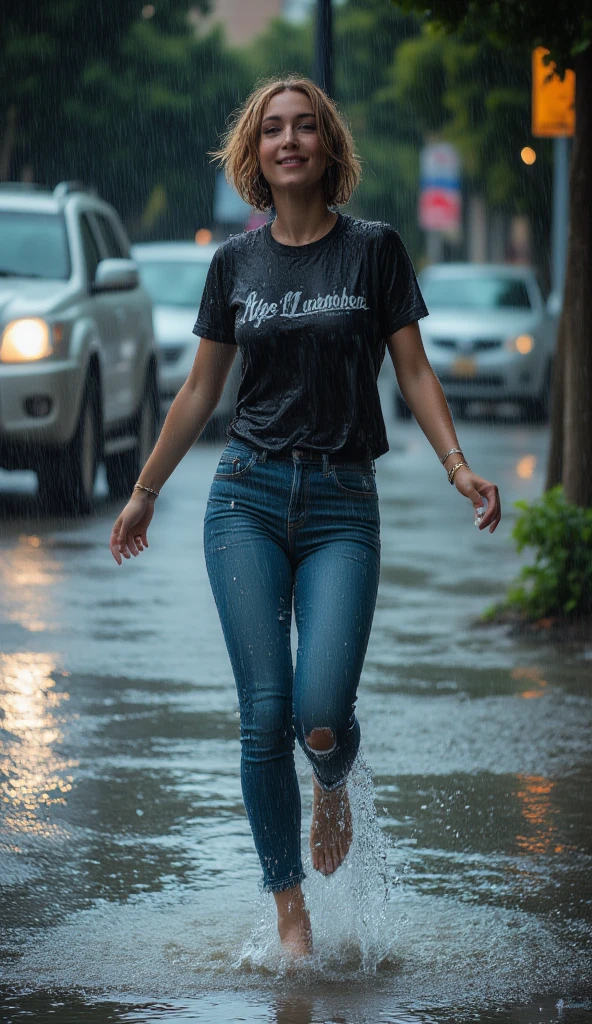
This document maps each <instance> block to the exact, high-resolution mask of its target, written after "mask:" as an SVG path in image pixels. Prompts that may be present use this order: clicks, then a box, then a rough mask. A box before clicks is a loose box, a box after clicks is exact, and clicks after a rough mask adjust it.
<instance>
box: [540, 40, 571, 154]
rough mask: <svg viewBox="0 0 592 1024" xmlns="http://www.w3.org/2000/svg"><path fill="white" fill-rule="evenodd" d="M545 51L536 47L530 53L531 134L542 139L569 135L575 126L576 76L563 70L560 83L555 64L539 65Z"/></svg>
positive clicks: (541, 47)
mask: <svg viewBox="0 0 592 1024" xmlns="http://www.w3.org/2000/svg"><path fill="white" fill-rule="evenodd" d="M548 52H549V51H548V50H546V49H545V47H544V46H537V48H536V50H533V54H532V134H533V135H536V136H537V137H538V138H543V139H557V138H562V137H565V136H568V135H573V133H574V129H575V124H576V76H575V74H574V72H573V71H566V73H565V78H564V79H563V81H561V79H560V78H558V77H557V75H554V74H553V71H554V70H555V64H554V63H553V62H551V63H550V64H544V63H543V57H544V56H545V55H546V54H547V53H548Z"/></svg>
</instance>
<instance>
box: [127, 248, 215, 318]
mask: <svg viewBox="0 0 592 1024" xmlns="http://www.w3.org/2000/svg"><path fill="white" fill-rule="evenodd" d="M136 262H137V264H138V270H139V272H140V279H141V281H142V284H143V285H144V288H145V289H146V291H147V292H148V294H149V295H150V298H151V299H152V301H153V303H154V304H155V305H156V306H191V307H194V308H195V307H197V306H198V305H199V302H200V299H201V296H202V292H203V290H204V284H205V283H206V275H207V273H208V267H209V263H206V262H203V263H202V262H198V261H197V260H185V261H183V260H178V259H177V260H155V259H137V260H136Z"/></svg>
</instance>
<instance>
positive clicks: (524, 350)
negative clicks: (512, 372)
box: [505, 334, 534, 356]
mask: <svg viewBox="0 0 592 1024" xmlns="http://www.w3.org/2000/svg"><path fill="white" fill-rule="evenodd" d="M505 347H506V348H507V350H508V352H519V353H520V355H521V356H527V355H528V353H529V352H532V350H533V348H534V338H533V336H532V334H519V335H518V336H517V337H511V338H507V340H506V344H505Z"/></svg>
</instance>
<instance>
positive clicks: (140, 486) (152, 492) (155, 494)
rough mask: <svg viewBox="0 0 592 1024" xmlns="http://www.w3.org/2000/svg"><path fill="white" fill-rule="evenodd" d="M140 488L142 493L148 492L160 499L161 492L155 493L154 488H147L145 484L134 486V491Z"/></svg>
mask: <svg viewBox="0 0 592 1024" xmlns="http://www.w3.org/2000/svg"><path fill="white" fill-rule="evenodd" d="M136 487H138V488H139V489H140V490H141V491H148V494H153V495H154V497H155V498H158V496H159V494H160V491H154V490H153V489H152V487H145V486H144V484H134V487H133V489H134V490H135V489H136Z"/></svg>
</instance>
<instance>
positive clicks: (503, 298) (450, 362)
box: [395, 263, 557, 421]
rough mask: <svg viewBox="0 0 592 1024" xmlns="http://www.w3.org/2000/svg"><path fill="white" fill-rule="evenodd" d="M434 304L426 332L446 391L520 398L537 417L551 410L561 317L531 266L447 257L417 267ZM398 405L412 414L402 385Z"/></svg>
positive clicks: (460, 401) (458, 397) (456, 396)
mask: <svg viewBox="0 0 592 1024" xmlns="http://www.w3.org/2000/svg"><path fill="white" fill-rule="evenodd" d="M419 281H420V286H421V289H422V292H423V295H424V298H425V301H426V304H427V307H428V309H429V311H430V315H429V316H428V317H427V318H426V319H425V320H422V322H421V333H422V337H423V340H424V345H425V350H426V353H427V356H428V358H429V360H430V363H431V365H432V367H433V369H434V371H435V373H436V375H437V376H438V378H439V380H440V383H441V384H442V387H443V388H444V391H445V393H446V397H447V398H448V399H449V400H450V401H451V402H452V403H453V404H454V405H455V406H456V407H457V408H459V407H460V411H461V412H462V411H463V409H464V407H465V406H466V404H467V403H468V402H469V401H480V402H483V401H485V402H517V403H519V404H520V406H522V408H523V409H524V411H525V413H526V414H527V415H528V417H529V418H530V419H532V420H538V421H540V420H544V419H546V418H547V417H548V413H549V400H550V387H551V375H552V366H553V352H554V347H555V336H556V329H557V321H556V318H554V317H552V316H550V315H549V314H548V313H547V309H546V307H545V303H544V301H543V297H542V295H541V291H540V288H539V285H538V282H537V279H536V276H535V274H534V271H533V270H531V269H530V268H529V267H523V266H510V265H504V264H500V265H498V264H472V263H442V264H435V265H433V266H430V267H427V268H426V269H425V270H423V271H422V272H421V274H420V275H419ZM395 411H396V412H397V413H398V415H400V416H402V417H408V416H410V415H411V414H410V412H409V409H408V407H407V405H406V403H405V401H404V400H403V398H402V396H401V393H400V391H399V389H398V387H397V389H396V392H395Z"/></svg>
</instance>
